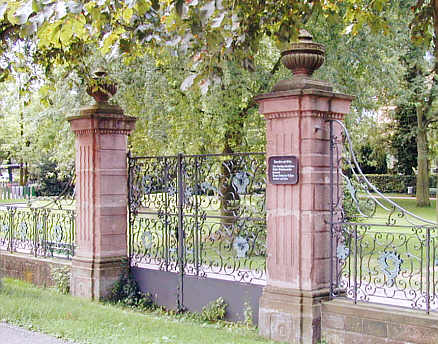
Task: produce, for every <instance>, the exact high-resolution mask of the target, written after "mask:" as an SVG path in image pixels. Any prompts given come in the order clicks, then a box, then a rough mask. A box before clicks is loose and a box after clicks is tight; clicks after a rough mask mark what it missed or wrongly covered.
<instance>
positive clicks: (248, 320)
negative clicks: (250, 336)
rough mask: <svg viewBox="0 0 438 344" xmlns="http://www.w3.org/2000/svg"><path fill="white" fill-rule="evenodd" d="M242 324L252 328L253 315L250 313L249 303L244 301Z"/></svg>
mask: <svg viewBox="0 0 438 344" xmlns="http://www.w3.org/2000/svg"><path fill="white" fill-rule="evenodd" d="M243 323H244V324H245V325H246V326H248V327H252V326H254V315H253V312H252V307H251V305H250V303H249V302H247V301H245V303H244V304H243Z"/></svg>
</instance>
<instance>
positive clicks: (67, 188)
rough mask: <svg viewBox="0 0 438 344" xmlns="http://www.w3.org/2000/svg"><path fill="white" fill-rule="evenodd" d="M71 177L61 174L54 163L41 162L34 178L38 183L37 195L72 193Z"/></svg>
mask: <svg viewBox="0 0 438 344" xmlns="http://www.w3.org/2000/svg"><path fill="white" fill-rule="evenodd" d="M71 178H72V177H71V176H62V175H61V174H60V172H59V170H58V168H57V165H56V163H54V162H50V161H44V162H42V163H41V164H40V165H39V166H38V172H37V173H36V180H37V182H38V184H39V187H38V189H37V196H59V195H61V194H63V195H72V194H73V189H74V186H73V184H72V183H71Z"/></svg>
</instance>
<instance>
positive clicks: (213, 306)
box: [201, 297, 227, 321]
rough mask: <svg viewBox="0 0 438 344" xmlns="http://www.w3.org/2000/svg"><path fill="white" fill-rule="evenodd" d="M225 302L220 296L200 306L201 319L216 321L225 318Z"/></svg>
mask: <svg viewBox="0 0 438 344" xmlns="http://www.w3.org/2000/svg"><path fill="white" fill-rule="evenodd" d="M226 313H227V304H226V303H225V301H224V299H223V298H222V297H219V298H218V299H217V300H215V301H212V302H210V303H209V304H208V305H207V306H204V307H202V312H201V319H202V320H204V321H218V320H222V319H223V318H225V314H226Z"/></svg>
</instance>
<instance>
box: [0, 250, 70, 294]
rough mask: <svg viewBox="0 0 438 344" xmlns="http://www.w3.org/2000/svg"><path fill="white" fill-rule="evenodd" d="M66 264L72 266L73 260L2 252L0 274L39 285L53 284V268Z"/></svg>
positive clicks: (48, 285)
mask: <svg viewBox="0 0 438 344" xmlns="http://www.w3.org/2000/svg"><path fill="white" fill-rule="evenodd" d="M64 266H71V262H70V261H66V260H61V259H53V258H50V259H44V258H36V257H32V256H29V255H24V254H19V253H14V254H11V253H7V252H0V276H3V277H11V278H15V279H20V280H24V281H27V282H30V283H33V284H35V285H38V286H43V287H50V286H53V284H54V283H53V281H52V279H51V270H52V269H53V268H57V267H64Z"/></svg>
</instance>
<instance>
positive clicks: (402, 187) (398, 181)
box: [365, 174, 416, 193]
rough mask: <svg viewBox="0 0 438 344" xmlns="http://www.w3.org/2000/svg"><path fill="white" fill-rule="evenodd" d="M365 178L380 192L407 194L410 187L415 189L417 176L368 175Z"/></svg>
mask: <svg viewBox="0 0 438 344" xmlns="http://www.w3.org/2000/svg"><path fill="white" fill-rule="evenodd" d="M365 176H366V177H367V179H368V181H369V182H370V183H371V184H373V185H374V186H375V187H376V188H377V190H379V191H380V192H398V193H406V192H407V189H408V186H414V187H415V184H416V177H415V175H411V176H403V175H397V174H366V175H365Z"/></svg>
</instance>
